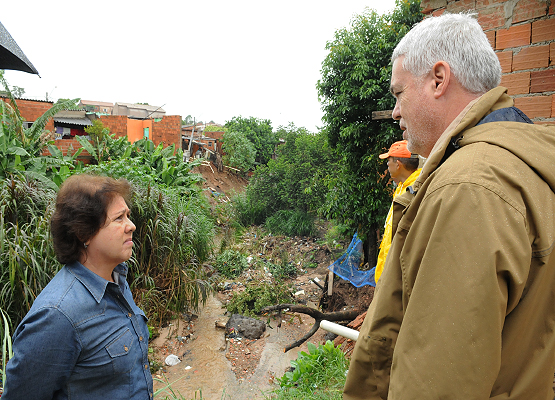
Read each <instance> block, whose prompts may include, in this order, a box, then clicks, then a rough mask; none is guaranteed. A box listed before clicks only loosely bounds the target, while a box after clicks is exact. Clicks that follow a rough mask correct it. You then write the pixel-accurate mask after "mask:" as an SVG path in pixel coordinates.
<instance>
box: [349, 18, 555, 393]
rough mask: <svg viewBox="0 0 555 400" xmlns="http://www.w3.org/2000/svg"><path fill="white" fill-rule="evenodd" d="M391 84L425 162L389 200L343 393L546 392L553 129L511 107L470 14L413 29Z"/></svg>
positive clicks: (554, 327) (552, 309)
mask: <svg viewBox="0 0 555 400" xmlns="http://www.w3.org/2000/svg"><path fill="white" fill-rule="evenodd" d="M392 60H393V71H392V77H391V92H392V94H393V95H394V96H395V98H396V101H397V102H396V105H395V109H394V110H393V118H395V119H397V120H399V122H400V126H401V128H402V129H403V130H404V133H403V136H404V138H405V139H407V141H408V149H409V150H410V151H411V152H413V153H414V152H415V153H417V154H419V155H421V156H423V157H426V158H427V160H426V163H425V165H424V167H423V169H422V173H421V174H420V177H419V178H418V179H417V180H416V182H415V183H414V185H413V186H412V189H411V190H410V191H406V192H404V193H403V194H401V195H400V196H398V197H397V198H396V199H395V200H394V206H393V209H394V211H393V232H394V237H393V243H392V245H391V249H390V251H389V254H388V257H387V260H386V265H385V268H384V273H383V275H382V276H381V279H380V281H379V283H378V285H377V288H376V292H375V297H374V300H373V301H372V303H371V305H370V307H369V309H368V314H367V316H366V319H365V321H364V324H363V325H362V327H361V333H360V336H359V339H358V341H357V343H356V347H355V350H354V352H353V356H352V358H351V364H350V368H349V373H348V375H347V382H346V384H345V388H344V399H346V400H353V399H386V398H387V399H403V400H406V399H418V400H422V399H488V398H493V399H504V400H515V399H526V400H536V399H541V400H547V399H550V400H551V399H553V390H552V381H553V372H554V370H555V333H554V331H555V291H554V290H553V288H554V287H555V256H553V257H552V251H553V246H554V243H555V218H554V215H555V193H554V189H555V165H554V158H555V129H553V128H552V127H546V126H544V127H541V126H536V125H533V124H532V123H531V121H530V120H529V119H528V118H527V117H526V116H525V115H524V114H523V113H522V112H521V111H520V110H518V109H516V108H514V107H513V101H512V99H511V98H510V97H509V96H507V94H506V89H505V88H502V87H497V86H498V84H499V82H500V77H501V67H500V65H499V61H498V59H497V57H496V55H495V53H494V52H493V50H492V49H491V46H490V45H489V42H488V40H487V38H486V35H485V34H484V33H483V31H482V29H481V28H480V26H479V24H478V23H477V22H476V21H475V20H474V19H473V18H472V17H471V16H470V15H459V14H454V15H446V14H444V15H442V16H440V17H433V18H428V19H425V20H424V21H422V22H420V23H419V24H417V25H416V26H415V27H414V28H413V29H412V30H411V31H410V32H409V33H408V34H407V35H406V36H405V37H404V38H403V40H401V42H400V43H399V44H398V46H397V47H396V49H395V51H394V53H393V56H392Z"/></svg>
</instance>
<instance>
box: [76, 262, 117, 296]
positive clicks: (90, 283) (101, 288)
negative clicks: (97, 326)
mask: <svg viewBox="0 0 555 400" xmlns="http://www.w3.org/2000/svg"><path fill="white" fill-rule="evenodd" d="M66 268H67V269H68V271H69V273H71V274H72V275H74V276H75V278H76V279H77V280H78V281H79V282H81V283H82V284H83V286H84V287H86V288H87V290H88V291H89V293H90V294H91V296H92V297H94V299H95V300H96V302H97V303H100V301H101V300H102V298H103V297H104V293H106V288H107V287H108V284H112V285H113V284H114V283H113V282H109V281H107V280H106V279H104V278H101V277H100V276H98V275H97V274H95V273H94V272H92V271H91V270H90V269H88V268H87V267H85V266H84V265H83V264H81V263H80V262H78V261H75V262H73V263H71V264H67V265H66ZM127 270H128V268H127V265H126V264H125V263H121V264H118V265H117V266H116V268H114V273H115V274H114V275H115V276H117V278H116V279H117V280H118V282H116V284H118V286H119V287H120V288H121V290H122V291H123V290H124V288H125V285H123V284H122V282H124V280H125V278H126V277H127Z"/></svg>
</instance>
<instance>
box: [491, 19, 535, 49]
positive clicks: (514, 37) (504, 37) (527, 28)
mask: <svg viewBox="0 0 555 400" xmlns="http://www.w3.org/2000/svg"><path fill="white" fill-rule="evenodd" d="M531 31H532V24H524V25H516V26H511V27H510V28H509V29H499V30H498V31H497V35H496V39H495V48H496V49H497V50H502V49H506V48H508V47H518V46H527V45H529V44H530V36H531Z"/></svg>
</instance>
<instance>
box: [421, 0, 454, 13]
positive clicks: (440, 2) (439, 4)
mask: <svg viewBox="0 0 555 400" xmlns="http://www.w3.org/2000/svg"><path fill="white" fill-rule="evenodd" d="M420 7H421V8H422V12H423V13H424V14H429V13H430V12H432V11H434V10H437V9H438V8H445V7H447V0H423V1H422V2H421V3H420Z"/></svg>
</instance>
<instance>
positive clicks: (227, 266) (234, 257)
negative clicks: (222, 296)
mask: <svg viewBox="0 0 555 400" xmlns="http://www.w3.org/2000/svg"><path fill="white" fill-rule="evenodd" d="M248 266H249V264H248V263H247V257H245V256H244V255H243V254H241V253H240V252H239V251H237V250H232V249H226V250H224V251H222V252H221V253H220V254H219V255H218V257H217V258H216V262H215V263H214V267H216V270H217V271H218V272H219V273H220V274H221V275H223V276H224V277H226V278H231V279H233V278H237V277H238V276H239V275H241V273H242V272H243V271H244V270H245V269H247V267H248Z"/></svg>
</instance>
